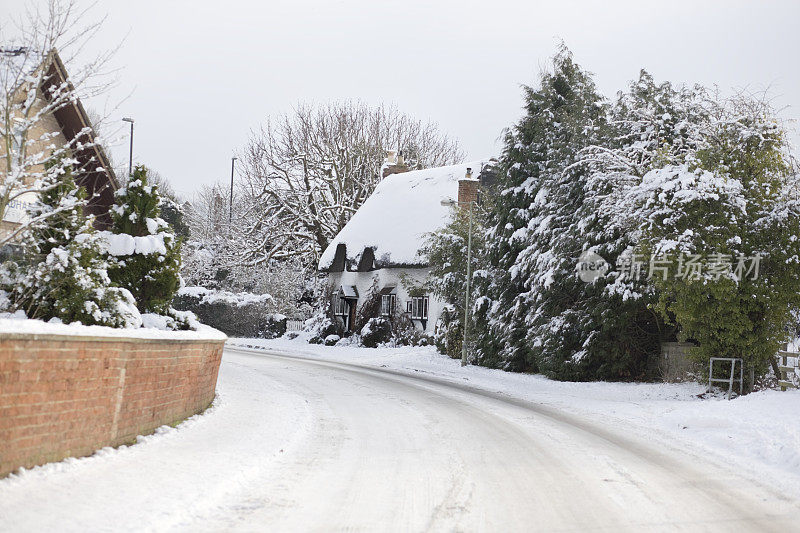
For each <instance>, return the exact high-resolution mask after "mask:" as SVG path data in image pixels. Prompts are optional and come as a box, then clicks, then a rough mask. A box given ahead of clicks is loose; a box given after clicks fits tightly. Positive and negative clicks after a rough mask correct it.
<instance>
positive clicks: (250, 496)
mask: <svg viewBox="0 0 800 533" xmlns="http://www.w3.org/2000/svg"><path fill="white" fill-rule="evenodd" d="M798 527H800V505H799V504H798V501H797V500H796V499H787V498H783V497H781V496H780V494H778V493H776V492H773V491H772V490H771V489H769V488H766V487H764V486H761V485H760V484H758V483H757V482H755V481H753V480H749V479H744V478H742V477H739V476H738V475H737V474H736V473H734V472H732V471H731V470H728V469H727V468H725V467H724V465H713V464H710V463H708V462H705V461H704V460H702V459H700V458H698V457H695V456H691V455H686V454H685V452H679V451H678V450H677V449H671V448H670V447H669V446H666V445H664V444H663V443H660V442H658V443H656V442H652V441H651V442H648V441H643V440H641V439H639V438H637V437H634V436H632V435H631V434H629V433H628V432H626V428H625V427H607V424H603V423H602V421H601V420H589V419H586V418H579V417H577V416H575V415H568V414H565V413H563V412H562V411H559V410H556V409H553V408H550V407H545V406H542V405H539V404H534V403H529V402H524V401H522V400H513V399H509V398H505V397H502V396H500V395H498V394H493V393H490V392H480V391H477V390H473V389H470V388H468V387H467V386H460V385H454V384H452V383H451V384H447V383H444V382H441V381H438V380H437V379H436V378H430V377H429V378H425V377H416V376H414V377H409V376H407V375H402V374H400V373H397V372H393V371H388V370H385V369H384V370H381V369H370V368H364V367H358V366H354V365H347V364H342V363H335V362H326V361H312V360H304V359H298V358H293V357H286V356H281V355H271V354H265V353H248V352H247V351H245V350H239V349H230V348H229V349H227V350H226V353H225V357H224V359H223V366H222V369H221V372H220V398H219V402H218V403H217V405H215V407H214V408H213V409H212V410H211V411H210V412H208V413H206V414H205V415H203V416H200V417H197V418H196V419H194V420H191V421H189V422H188V423H186V424H185V425H184V426H182V427H181V428H180V429H179V430H177V431H176V430H169V431H167V432H165V433H164V434H162V435H156V436H153V437H147V438H144V439H142V442H141V443H140V444H138V445H136V446H132V447H128V448H124V449H121V450H116V451H111V450H109V451H106V452H101V453H99V454H97V455H95V456H93V457H91V458H87V459H81V460H71V461H67V462H63V463H58V464H54V465H47V466H45V467H43V468H38V469H34V470H33V471H28V472H24V473H23V474H22V475H21V476H14V477H12V478H10V479H6V480H3V481H0V530H3V531H7V530H9V531H10V530H14V531H25V530H36V531H44V530H57V531H65V530H66V531H85V530H93V531H97V530H109V531H110V530H114V531H118V530H150V531H163V530H177V531H220V530H246V531H248V530H249V531H307V530H312V531H331V530H333V531H337V530H350V531H395V530H396V531H427V530H432V531H453V530H457V531H473V530H478V531H480V530H483V531H588V530H593V531H618V530H642V529H644V530H656V531H673V530H676V531H770V530H775V531H792V530H797V528H798Z"/></svg>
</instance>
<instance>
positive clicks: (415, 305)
mask: <svg viewBox="0 0 800 533" xmlns="http://www.w3.org/2000/svg"><path fill="white" fill-rule="evenodd" d="M411 318H412V319H414V320H428V297H427V296H414V297H413V298H411Z"/></svg>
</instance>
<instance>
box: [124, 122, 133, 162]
mask: <svg viewBox="0 0 800 533" xmlns="http://www.w3.org/2000/svg"><path fill="white" fill-rule="evenodd" d="M122 121H123V122H130V123H131V148H130V153H129V154H128V176H132V175H133V119H132V118H130V117H125V118H123V119H122Z"/></svg>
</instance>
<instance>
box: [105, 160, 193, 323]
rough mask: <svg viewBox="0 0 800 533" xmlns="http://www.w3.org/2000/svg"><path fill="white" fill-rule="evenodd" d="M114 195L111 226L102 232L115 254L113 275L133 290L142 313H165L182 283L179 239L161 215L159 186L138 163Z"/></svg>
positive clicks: (111, 252)
mask: <svg viewBox="0 0 800 533" xmlns="http://www.w3.org/2000/svg"><path fill="white" fill-rule="evenodd" d="M115 196H116V205H115V206H114V207H113V208H112V213H111V216H112V226H111V231H110V232H103V238H104V239H105V240H106V243H107V249H108V252H109V253H110V254H111V255H112V256H113V261H112V266H111V268H110V269H109V275H110V276H111V280H112V281H113V282H114V284H115V285H117V286H119V287H123V288H125V289H128V290H129V291H130V292H131V294H133V297H134V298H135V300H136V304H137V306H138V308H139V310H140V311H141V312H142V313H156V314H166V313H167V312H168V311H169V305H170V302H171V301H172V298H173V296H174V295H175V291H177V289H178V287H179V286H180V276H179V269H180V262H181V255H180V242H179V240H178V239H177V238H176V237H175V235H174V234H173V233H172V230H171V229H170V227H169V225H168V224H167V223H166V222H165V221H164V220H163V219H161V218H160V216H159V214H160V213H159V203H160V197H159V193H158V187H157V186H154V185H149V184H148V180H147V169H146V168H145V167H144V166H137V167H136V168H135V169H134V172H133V176H132V177H131V179H130V181H129V182H128V184H127V186H126V187H123V188H120V189H119V190H118V191H117V192H116V193H115Z"/></svg>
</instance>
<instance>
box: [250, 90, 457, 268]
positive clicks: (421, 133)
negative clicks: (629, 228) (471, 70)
mask: <svg viewBox="0 0 800 533" xmlns="http://www.w3.org/2000/svg"><path fill="white" fill-rule="evenodd" d="M387 150H398V151H400V150H402V151H403V154H404V156H405V158H406V161H407V162H408V164H409V166H411V167H412V168H427V167H433V166H440V165H446V164H454V163H458V162H459V161H461V160H462V159H463V153H462V151H461V149H460V148H459V145H458V143H457V142H456V141H455V140H452V139H450V138H449V137H447V135H445V134H443V133H442V132H441V131H440V130H439V128H438V126H437V125H436V124H434V123H431V122H427V123H424V122H421V121H419V120H415V119H413V118H411V117H409V116H408V115H405V114H403V113H400V112H399V111H397V109H395V108H394V107H386V106H379V107H370V106H368V105H366V104H364V103H361V102H349V101H348V102H338V103H328V104H325V105H320V106H309V105H299V106H297V107H296V108H295V109H294V111H293V112H291V113H288V114H283V115H280V116H278V117H277V118H275V119H274V120H268V121H267V123H266V125H264V126H263V127H262V128H261V129H260V130H258V131H256V132H254V133H253V134H252V135H251V138H250V141H249V143H248V144H247V147H246V148H245V150H244V153H243V154H242V157H241V159H242V161H243V167H242V168H243V176H244V179H243V181H242V183H241V184H240V185H241V188H242V190H243V196H244V197H245V198H243V200H244V201H245V202H246V204H247V205H248V210H247V211H246V213H244V219H243V220H242V221H241V223H242V225H246V227H247V228H248V238H247V240H248V241H250V242H253V243H254V246H252V247H250V248H249V249H248V250H247V256H248V258H249V261H250V262H251V263H259V262H264V261H268V260H269V259H272V258H285V257H297V256H300V257H303V258H304V259H305V260H306V261H307V263H309V264H310V263H311V262H313V261H315V260H316V258H317V257H318V256H319V254H320V253H321V251H322V250H324V249H325V248H326V247H327V246H328V243H329V242H330V241H331V239H332V238H333V237H334V236H335V235H336V234H337V233H338V232H339V231H340V230H341V229H342V228H343V227H344V225H345V224H346V223H347V221H348V220H350V217H351V216H352V215H353V213H355V211H356V210H357V209H358V208H359V207H360V206H361V204H362V203H363V202H364V200H366V199H367V197H368V196H369V195H370V194H372V192H373V190H374V189H375V186H376V185H377V184H378V182H379V181H380V179H381V166H382V164H383V161H384V158H385V156H386V151H387Z"/></svg>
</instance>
